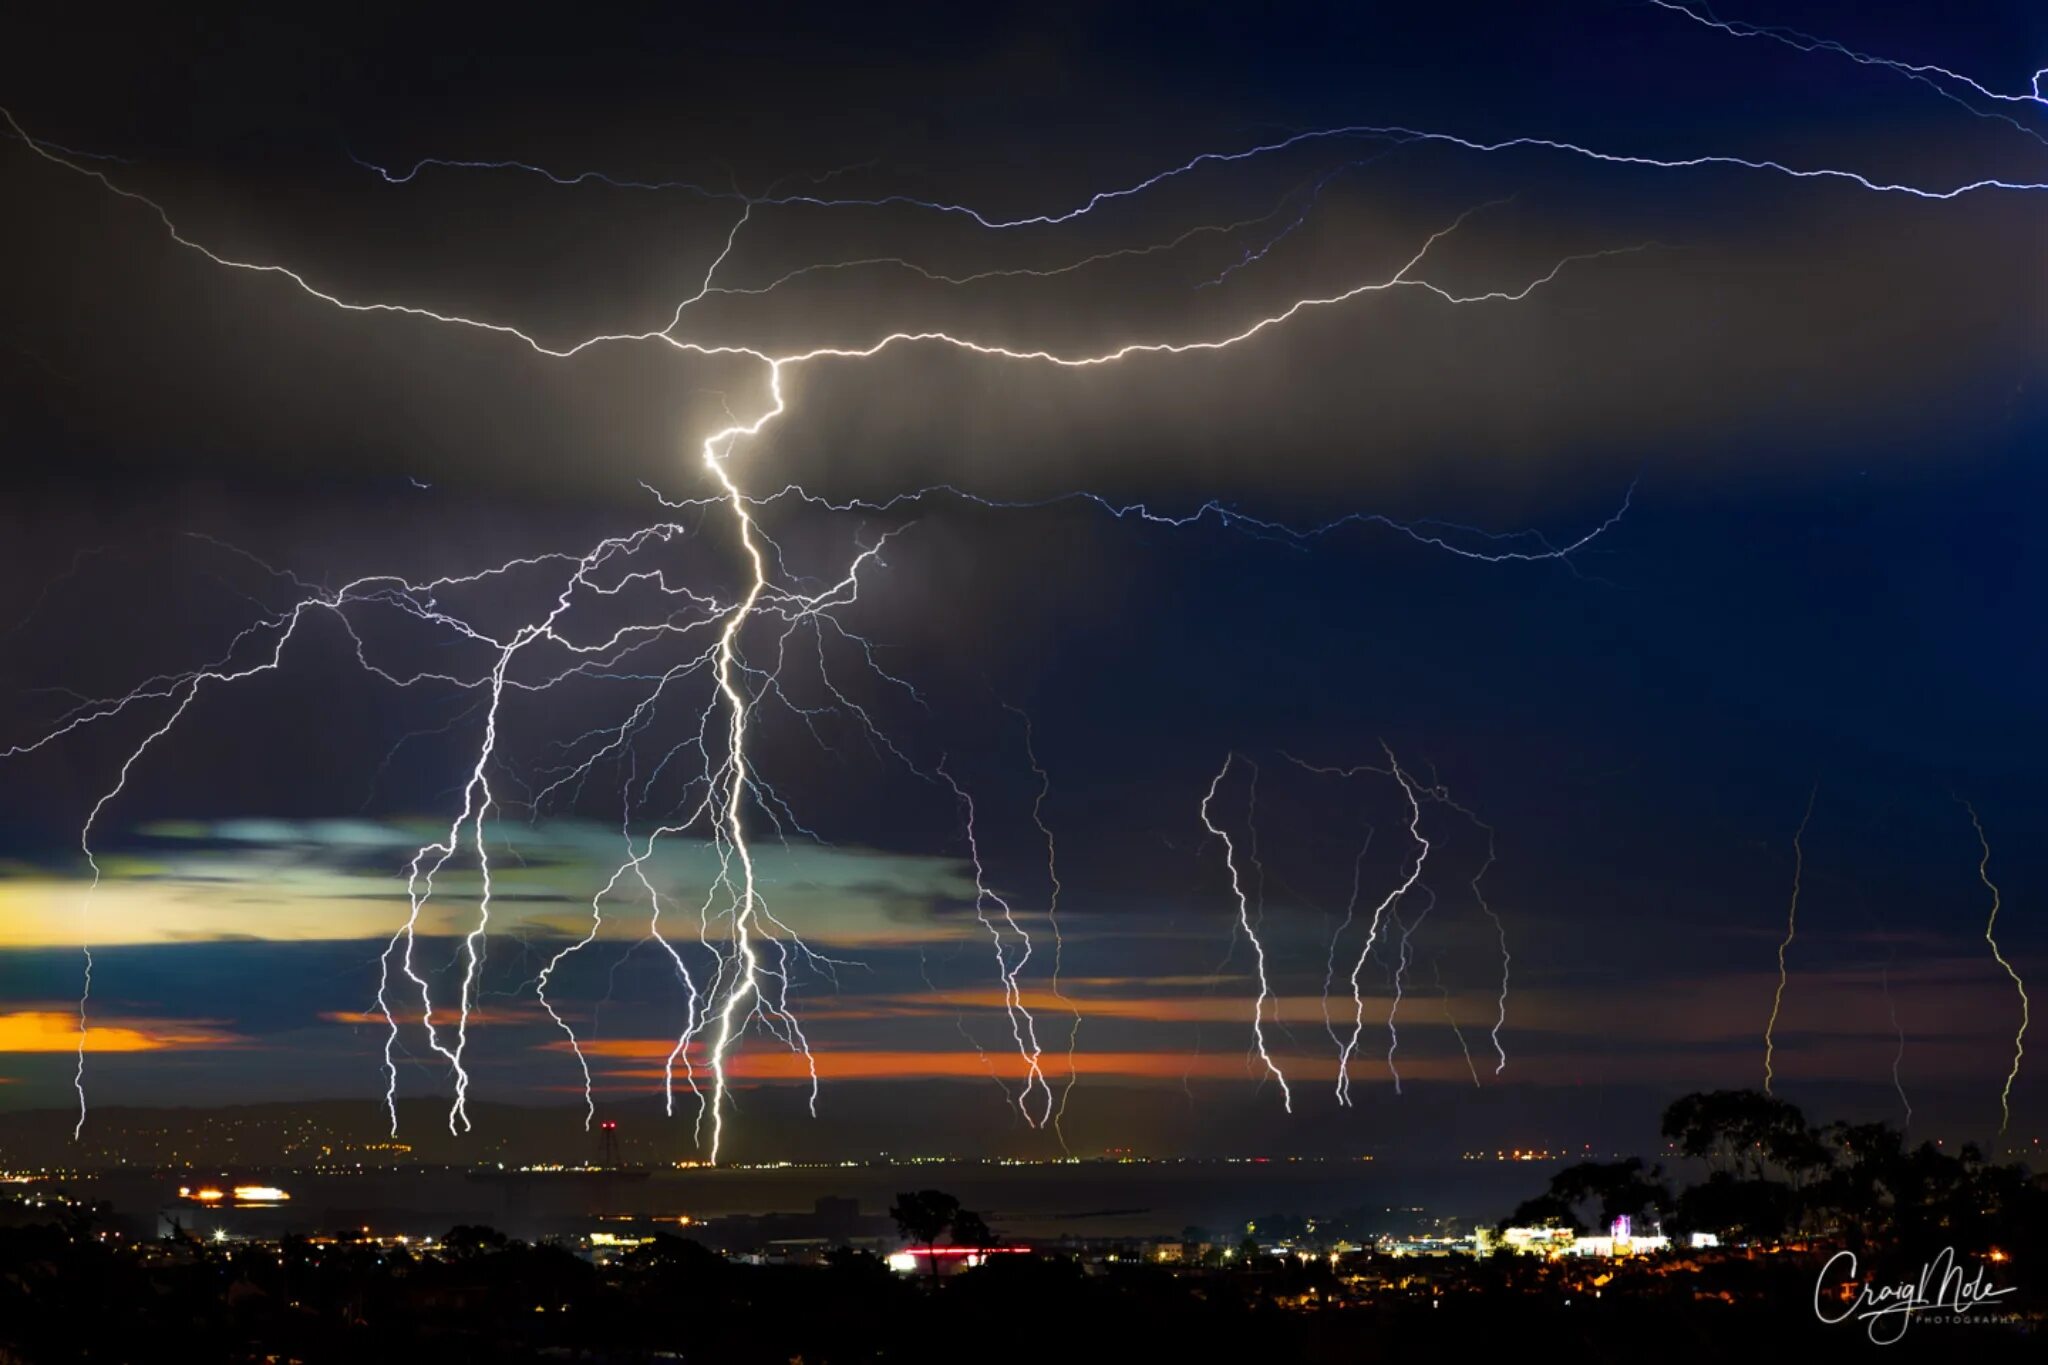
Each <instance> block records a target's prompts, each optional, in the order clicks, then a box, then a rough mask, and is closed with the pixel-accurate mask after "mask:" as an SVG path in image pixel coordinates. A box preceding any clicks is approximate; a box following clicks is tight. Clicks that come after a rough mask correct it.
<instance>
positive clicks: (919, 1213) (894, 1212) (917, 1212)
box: [889, 1190, 961, 1284]
mask: <svg viewBox="0 0 2048 1365" xmlns="http://www.w3.org/2000/svg"><path fill="white" fill-rule="evenodd" d="M960 1213H961V1209H960V1201H959V1200H958V1199H956V1198H954V1197H953V1196H952V1195H950V1194H947V1193H945V1192H944V1191H943V1190H918V1191H916V1192H914V1193H911V1194H899V1195H897V1196H896V1202H895V1203H894V1204H891V1205H890V1206H889V1216H890V1217H891V1218H894V1219H895V1220H896V1227H897V1228H898V1230H900V1231H901V1232H902V1233H903V1235H904V1236H905V1237H907V1238H909V1239H910V1240H911V1241H913V1242H918V1243H922V1244H923V1246H924V1259H925V1264H926V1266H927V1268H928V1269H929V1270H930V1271H931V1276H932V1283H933V1284H937V1283H938V1282H939V1258H938V1257H937V1256H936V1255H934V1254H933V1253H934V1252H935V1251H936V1250H937V1248H938V1244H939V1238H941V1237H943V1236H944V1235H945V1234H946V1230H947V1229H948V1228H950V1227H952V1226H953V1220H954V1219H956V1218H958V1217H959V1216H960Z"/></svg>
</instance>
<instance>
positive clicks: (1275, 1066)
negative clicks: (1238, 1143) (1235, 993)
mask: <svg viewBox="0 0 2048 1365" xmlns="http://www.w3.org/2000/svg"><path fill="white" fill-rule="evenodd" d="M1237 761H1238V757H1237V755H1236V754H1226V755H1225V756H1224V759H1223V766H1222V767H1220V768H1218V769H1217V770H1216V776H1215V777H1214V778H1212V779H1211V780H1210V782H1209V790H1208V791H1207V793H1205V794H1204V795H1203V797H1202V807H1201V820H1202V828H1204V829H1206V830H1208V831H1209V833H1210V834H1212V835H1214V836H1215V837H1216V838H1218V839H1220V840H1222V841H1223V866H1224V869H1225V870H1226V871H1227V872H1228V873H1229V874H1230V896H1231V899H1232V900H1233V901H1234V902H1235V903H1236V905H1237V927H1238V930H1239V932H1241V933H1243V934H1244V936H1245V939H1246V941H1248V942H1249V943H1250V944H1251V946H1252V965H1253V969H1254V970H1255V971H1256V972H1257V973H1258V978H1259V994H1258V999H1257V1000H1255V1001H1254V1002H1253V1003H1252V1047H1253V1049H1254V1050H1255V1051H1257V1053H1258V1055H1259V1061H1260V1063H1261V1064H1263V1065H1264V1067H1265V1069H1266V1074H1267V1075H1269V1076H1271V1077H1272V1078H1273V1079H1274V1080H1275V1081H1276V1082H1278V1083H1279V1086H1280V1106H1281V1108H1283V1109H1285V1110H1286V1111H1287V1112H1288V1113H1290V1114H1291V1113H1293V1112H1294V1092H1293V1090H1291V1089H1289V1088H1288V1085H1287V1076H1286V1073H1284V1072H1283V1071H1281V1070H1280V1064H1279V1063H1278V1062H1276V1061H1274V1060H1273V1054H1272V1052H1271V1051H1269V1050H1268V1049H1267V1047H1266V1002H1267V1001H1268V1000H1270V999H1271V998H1272V996H1273V988H1272V984H1271V982H1270V981H1269V980H1268V978H1267V975H1266V945H1265V942H1264V940H1262V939H1261V938H1260V937H1259V928H1258V925H1257V924H1256V923H1254V922H1253V919H1252V906H1251V898H1250V897H1249V895H1247V893H1246V891H1245V888H1244V874H1243V872H1242V871H1240V870H1239V868H1238V865H1237V843H1236V841H1235V840H1233V839H1232V838H1231V837H1230V831H1229V830H1228V829H1227V828H1225V827H1224V826H1222V825H1219V824H1217V823H1216V819H1217V817H1216V816H1214V815H1213V814H1211V812H1210V807H1211V806H1213V805H1215V803H1216V793H1217V791H1218V790H1219V789H1221V788H1222V786H1223V779H1224V778H1226V777H1228V776H1229V775H1230V769H1231V765H1232V764H1234V763H1236V762H1237Z"/></svg>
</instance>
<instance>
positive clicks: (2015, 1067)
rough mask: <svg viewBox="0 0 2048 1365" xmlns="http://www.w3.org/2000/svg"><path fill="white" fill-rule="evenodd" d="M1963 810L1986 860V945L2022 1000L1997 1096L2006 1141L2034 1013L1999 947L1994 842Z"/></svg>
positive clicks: (1981, 874) (1982, 862) (1981, 862)
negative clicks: (2009, 1063) (2008, 1066)
mask: <svg viewBox="0 0 2048 1365" xmlns="http://www.w3.org/2000/svg"><path fill="white" fill-rule="evenodd" d="M1963 809H1964V810H1966V811H1968V812H1969V813H1970V827H1971V828H1972V829H1974V830H1976V831H1977V846H1978V847H1979V848H1980V849H1981V850H1982V855H1983V856H1982V857H1980V858H1979V859H1978V860H1977V879H1978V880H1979V881H1981V882H1983V883H1984V889H1985V890H1987V891H1989V892H1990V893H1991V914H1990V916H1989V917H1988V918H1986V919H1985V921H1984V941H1985V942H1986V943H1988V944H1990V945H1991V956H1992V958H1993V960H1995V961H1996V962H1997V963H1998V965H1999V966H2000V967H2003V968H2004V969H2005V974H2006V975H2007V976H2009V977H2011V978H2012V988H2013V990H2014V991H2015V992H2017V993H2018V995H2019V997H2020V1026H2019V1029H2018V1031H2016V1032H2015V1033H2014V1034H2013V1036H2012V1069H2011V1070H2010V1071H2008V1072H2006V1073H2005V1088H2004V1089H2002V1090H2000V1091H1999V1092H1998V1114H1999V1119H1998V1134H1999V1136H2000V1137H2003V1136H2005V1130H2006V1129H2007V1128H2009V1127H2011V1126H2012V1085H2013V1082H2014V1081H2016V1080H2018V1079H2019V1075H2020V1060H2021V1059H2022V1058H2023V1057H2025V1056H2026V1055H2027V1048H2026V1037H2027V1025H2028V1023H2029V1022H2031V1014H2032V1011H2031V1008H2030V1006H2029V1005H2028V1003H2027V984H2026V982H2024V981H2022V980H2020V974H2019V972H2018V971H2017V970H2016V969H2015V968H2014V967H2013V965H2012V963H2010V962H2008V961H2007V960H2006V957H2005V954H2004V952H2002V951H2001V950H2000V949H1999V946H1998V938H1997V930H1998V910H1999V902H2000V899H2001V898H2000V896H1999V894H1998V884H1997V883H1996V882H1994V881H1992V880H1991V840H1990V838H1989V837H1988V836H1986V835H1985V833H1984V822H1983V821H1982V820H1979V819H1978V818H1977V808H1976V807H1975V806H1973V805H1971V804H1970V803H1969V802H1967V801H1965V802H1963Z"/></svg>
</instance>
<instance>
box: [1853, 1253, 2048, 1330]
mask: <svg viewBox="0 0 2048 1365" xmlns="http://www.w3.org/2000/svg"><path fill="white" fill-rule="evenodd" d="M1845 1261H1846V1262H1847V1265H1846V1268H1844V1269H1841V1270H1839V1271H1838V1270H1837V1267H1838V1266H1842V1265H1843V1263H1844V1262H1845ZM1856 1268H1857V1267H1856V1253H1855V1252H1853V1251H1838V1252H1836V1253H1835V1254H1834V1255H1833V1256H1830V1257H1829V1258H1828V1263H1827V1264H1826V1265H1824V1266H1822V1267H1821V1271H1820V1279H1819V1280H1818V1281H1816V1282H1815V1284H1814V1286H1813V1314H1814V1316H1815V1317H1817V1318H1819V1319H1820V1320H1821V1321H1822V1322H1824V1323H1827V1324H1828V1325H1829V1326H1833V1325H1835V1324H1836V1323H1842V1322H1860V1323H1863V1324H1864V1329H1863V1330H1864V1333H1865V1334H1866V1335H1867V1336H1869V1338H1870V1339H1871V1340H1872V1341H1873V1342H1875V1343H1877V1344H1878V1345H1880V1346H1889V1345H1891V1344H1892V1343H1893V1342H1896V1341H1898V1340H1899V1339H1900V1338H1902V1337H1904V1336H1905V1335H1906V1329H1907V1328H1908V1327H1910V1326H1912V1325H1913V1316H1914V1315H1915V1314H1916V1313H1932V1312H1946V1313H1948V1314H1950V1315H1951V1316H1953V1317H1961V1316H1962V1315H1964V1314H1966V1313H1969V1312H1972V1311H1974V1310H1976V1309H1979V1308H1982V1307H1983V1306H1984V1305H1986V1304H1988V1303H1991V1302H1993V1301H1995V1300H1997V1299H2000V1298H2003V1297H2004V1296H2005V1295H2007V1294H2010V1293H2012V1292H2014V1291H2013V1290H2012V1289H2011V1288H2005V1289H1996V1288H1993V1287H1992V1286H1991V1285H1990V1284H1988V1283H1986V1282H1985V1270H1984V1267H1983V1266H1978V1267H1977V1272H1976V1274H1974V1275H1967V1276H1966V1274H1965V1271H1964V1269H1963V1267H1962V1266H1959V1265H1957V1264H1956V1249H1955V1248H1954V1247H1945V1248H1943V1249H1942V1252H1941V1254H1940V1255H1939V1256H1936V1257H1935V1258H1934V1259H1933V1260H1931V1261H1929V1262H1927V1264H1925V1265H1923V1266H1921V1267H1920V1278H1919V1279H1917V1280H1899V1281H1897V1282H1895V1283H1892V1284H1880V1283H1878V1282H1877V1281H1876V1280H1872V1281H1871V1282H1870V1283H1868V1284H1863V1285H1859V1286H1858V1287H1857V1289H1856V1293H1855V1295H1854V1297H1853V1298H1851V1299H1850V1301H1849V1304H1848V1306H1847V1307H1846V1308H1843V1309H1842V1310H1841V1311H1839V1312H1834V1313H1830V1311H1829V1307H1828V1305H1827V1304H1825V1303H1823V1302H1822V1298H1823V1296H1824V1295H1825V1296H1828V1297H1831V1298H1838V1297H1839V1294H1840V1291H1841V1290H1842V1289H1844V1288H1846V1287H1847V1286H1849V1285H1854V1284H1856V1283H1857V1275H1856ZM1831 1286H1832V1287H1833V1288H1834V1290H1835V1291H1836V1292H1835V1293H1834V1294H1832V1295H1831V1294H1829V1290H1830V1288H1831Z"/></svg>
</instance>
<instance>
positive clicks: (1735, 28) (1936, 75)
mask: <svg viewBox="0 0 2048 1365" xmlns="http://www.w3.org/2000/svg"><path fill="white" fill-rule="evenodd" d="M1650 3H1651V4H1653V5H1655V6H1656V7H1657V8H1658V9H1662V10H1669V11H1671V12H1672V13H1674V14H1681V15H1684V16H1685V17H1686V18H1687V19H1690V20H1692V21H1693V22H1694V23H1696V24H1700V25H1702V26H1704V27H1706V28H1710V29H1713V30H1715V31H1716V32H1719V33H1725V34H1727V35H1728V36H1729V37H1731V38H1767V39H1769V40H1770V41H1772V42H1775V43H1781V44H1783V45H1784V46H1786V47H1789V48H1793V49H1795V50H1797V51H1800V52H1828V53H1832V54H1834V55H1835V56H1838V57H1845V58H1847V59H1848V60H1850V61H1852V62H1854V63H1856V64H1857V65H1858V66H1871V67H1882V68H1884V69H1886V70H1890V71H1895V72H1897V73H1898V74H1899V75H1901V76H1904V77H1906V78H1907V79H1908V80H1912V81H1918V82H1919V83H1920V84H1922V85H1924V86H1926V87H1928V88H1929V89H1931V90H1933V91H1934V92H1935V93H1937V94H1939V95H1940V96H1941V97H1942V98H1943V99H1946V100H1950V101H1952V102H1954V103H1955V104H1958V105H1961V106H1962V107H1963V108H1964V109H1967V110H1969V111H1970V112H1971V113H1972V114H1975V115H1976V116H1977V117H1979V118H1988V119H1995V120H1997V121H1998V122H2000V123H2003V124H2005V125H2007V126H2008V127H2011V128H2013V129H2016V130H2018V131H2019V132H2021V133H2024V134H2026V135H2027V136H2028V137H2031V138H2033V139H2034V140H2035V141H2036V142H2048V138H2043V137H2042V136H2041V134H2040V133H2039V132H2038V131H2037V130H2035V129H2032V128H2029V127H2027V126H2026V125H2025V124H2023V123H2021V122H2020V121H2019V120H2018V119H2015V118H2013V117H2012V116H2011V115H2009V114H2003V113H1997V112H1994V111H1992V110H1987V109H1979V108H1977V107H1976V106H1975V105H1973V104H1971V103H1970V102H1969V100H1968V99H1966V98H1964V97H1963V96H1962V95H1960V94H1958V93H1957V92H1956V91H1954V90H1951V89H1949V88H1948V85H1944V84H1943V82H1948V83H1949V84H1953V85H1960V86H1962V87H1964V88H1965V89H1967V90H1969V91H1970V92H1971V93H1972V94H1974V95H1977V96H1979V97H1981V98H1983V99H1987V100H1994V101H1996V102H1998V103H2000V104H2032V105H2039V104H2043V103H2048V101H2044V100H2043V99H2042V96H2041V77H2043V76H2048V68H2043V69H2041V70H2039V71H2036V72H2035V73H2034V76H2033V80H2032V81H2031V82H2030V83H2029V89H2028V90H2027V91H2026V92H2025V93H2022V94H2007V93H2003V92H2001V91H1997V90H1993V89H1991V88H1990V87H1989V86H1986V85H1984V84H1983V83H1981V82H1979V81H1976V80H1973V79H1972V78H1970V77H1968V76H1965V75H1963V74H1962V73H1960V72H1957V71H1951V70H1949V69H1948V68H1947V67H1944V66H1936V65H1934V64H1933V63H1932V62H1905V61H1896V60H1894V59H1892V58H1889V57H1874V56H1872V55H1870V54H1869V53H1867V52H1858V51H1856V50H1855V49H1854V48H1851V47H1848V46H1846V45H1844V44H1842V43H1839V42H1837V41H1835V40H1834V39H1832V38H1817V37H1815V36H1814V35H1813V34H1811V33H1802V32H1800V31H1799V30H1798V29H1796V28H1784V27H1780V26H1777V25H1767V24H1748V23H1743V22H1741V21H1740V20H1724V19H1717V18H1715V17H1714V16H1713V15H1711V14H1707V13H1702V12H1700V11H1698V10H1695V9H1693V8H1691V7H1690V6H1687V5H1681V4H1678V3H1677V2H1676V0H1650Z"/></svg>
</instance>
